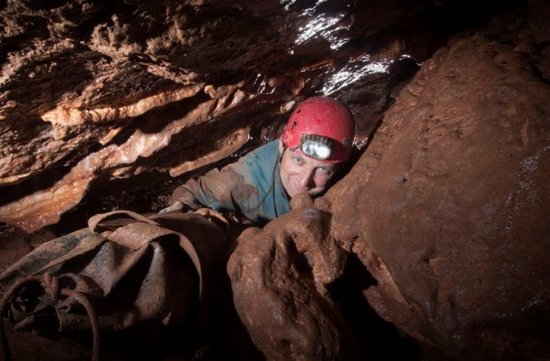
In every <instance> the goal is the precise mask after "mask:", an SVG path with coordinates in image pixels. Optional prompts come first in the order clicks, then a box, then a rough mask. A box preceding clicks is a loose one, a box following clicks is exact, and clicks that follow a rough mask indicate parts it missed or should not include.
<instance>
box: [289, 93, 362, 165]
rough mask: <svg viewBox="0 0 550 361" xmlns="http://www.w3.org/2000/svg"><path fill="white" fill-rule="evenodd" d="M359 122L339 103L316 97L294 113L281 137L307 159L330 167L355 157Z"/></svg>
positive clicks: (308, 100) (300, 106)
mask: <svg viewBox="0 0 550 361" xmlns="http://www.w3.org/2000/svg"><path fill="white" fill-rule="evenodd" d="M354 137H355V120H354V119H353V115H352V114H351V112H350V110H349V109H348V108H347V107H346V106H345V105H344V104H342V103H340V102H339V101H337V100H334V99H331V98H326V97H313V98H309V99H307V100H305V101H304V102H302V103H300V104H299V105H298V107H296V109H295V110H294V111H293V112H292V114H291V115H290V118H289V119H288V123H287V124H286V126H285V129H284V130H283V134H281V140H282V142H283V144H284V145H285V146H286V147H288V148H290V149H293V150H296V149H298V148H299V150H300V151H301V152H302V153H304V154H305V155H307V156H309V157H311V158H315V159H319V160H323V161H326V162H330V163H337V162H343V161H345V160H347V159H348V158H349V156H350V153H351V147H352V145H353V138H354Z"/></svg>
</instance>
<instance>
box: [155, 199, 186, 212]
mask: <svg viewBox="0 0 550 361" xmlns="http://www.w3.org/2000/svg"><path fill="white" fill-rule="evenodd" d="M182 210H183V203H182V202H180V201H175V202H174V203H173V204H171V205H169V206H168V207H166V208H163V209H161V210H160V211H159V214H165V213H174V212H181V211H182Z"/></svg>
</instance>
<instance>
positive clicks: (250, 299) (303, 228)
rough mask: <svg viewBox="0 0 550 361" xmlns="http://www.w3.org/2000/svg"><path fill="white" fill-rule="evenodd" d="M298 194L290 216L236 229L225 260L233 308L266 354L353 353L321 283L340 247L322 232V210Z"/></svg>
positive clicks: (315, 356)
mask: <svg viewBox="0 0 550 361" xmlns="http://www.w3.org/2000/svg"><path fill="white" fill-rule="evenodd" d="M304 196H305V197H301V199H300V200H295V201H294V202H293V204H292V205H293V207H294V208H293V210H292V211H291V212H290V213H289V214H287V215H285V216H282V217H280V218H278V219H276V220H275V221H272V222H271V223H269V224H268V225H267V226H266V227H265V228H264V229H263V230H259V229H255V228H252V229H249V230H247V231H246V232H244V233H243V234H242V235H241V237H240V239H239V240H238V246H237V248H236V250H235V251H234V252H233V254H232V255H231V258H230V260H229V263H228V273H229V275H230V278H231V284H232V288H233V298H234V303H235V307H236V309H237V312H238V313H239V316H240V318H241V320H242V321H243V323H244V325H245V326H246V327H247V329H248V332H249V333H250V335H251V337H252V340H253V341H254V343H255V345H256V346H257V347H258V348H259V349H260V351H262V353H263V354H264V355H265V356H266V358H267V359H269V360H289V359H291V360H351V359H354V357H356V358H357V359H360V357H359V355H358V354H357V353H356V352H354V349H353V342H352V338H351V337H350V336H351V333H350V331H349V329H348V327H347V325H346V323H345V321H344V320H343V318H342V315H341V314H340V311H339V310H338V308H337V307H336V305H335V304H334V303H333V302H332V301H331V299H330V298H329V297H328V295H327V292H326V289H325V286H326V284H328V283H330V282H331V281H333V280H334V279H335V278H337V277H338V276H339V275H340V274H341V273H342V269H343V264H344V261H345V253H344V252H343V251H342V250H341V249H340V248H339V247H337V246H336V244H335V243H334V242H332V239H331V238H330V237H329V236H328V234H327V230H328V228H327V226H328V221H329V214H327V213H325V212H323V211H321V210H319V209H317V208H314V207H313V202H312V201H311V199H308V198H309V197H308V196H307V195H306V194H304Z"/></svg>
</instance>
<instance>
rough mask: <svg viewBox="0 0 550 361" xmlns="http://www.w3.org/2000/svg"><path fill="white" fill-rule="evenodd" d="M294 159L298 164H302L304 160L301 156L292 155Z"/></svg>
mask: <svg viewBox="0 0 550 361" xmlns="http://www.w3.org/2000/svg"><path fill="white" fill-rule="evenodd" d="M292 160H294V163H296V164H302V162H303V160H302V158H300V157H292Z"/></svg>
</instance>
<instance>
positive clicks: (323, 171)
mask: <svg viewBox="0 0 550 361" xmlns="http://www.w3.org/2000/svg"><path fill="white" fill-rule="evenodd" d="M317 171H318V172H319V173H321V174H323V175H330V174H332V169H330V168H325V167H319V168H317Z"/></svg>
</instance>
